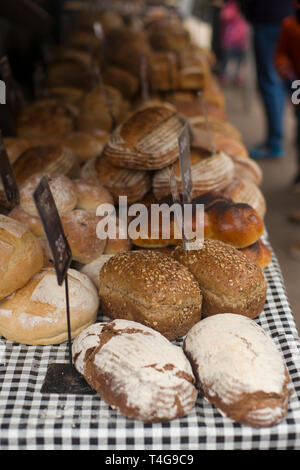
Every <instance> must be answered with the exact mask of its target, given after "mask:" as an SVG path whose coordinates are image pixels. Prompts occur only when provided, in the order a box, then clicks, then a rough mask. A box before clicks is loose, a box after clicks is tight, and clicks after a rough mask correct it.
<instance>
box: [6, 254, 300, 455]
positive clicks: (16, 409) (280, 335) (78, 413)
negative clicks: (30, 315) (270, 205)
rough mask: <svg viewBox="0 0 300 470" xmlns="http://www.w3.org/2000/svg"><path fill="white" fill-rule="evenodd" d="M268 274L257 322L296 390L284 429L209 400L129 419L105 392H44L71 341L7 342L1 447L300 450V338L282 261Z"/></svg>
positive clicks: (267, 272)
mask: <svg viewBox="0 0 300 470" xmlns="http://www.w3.org/2000/svg"><path fill="white" fill-rule="evenodd" d="M265 275H266V278H267V280H268V284H269V288H268V296H267V303H266V306H265V309H264V312H263V313H262V314H261V315H260V318H259V320H257V321H258V323H259V324H260V325H261V326H262V327H263V328H264V329H265V330H266V331H267V332H268V333H269V334H270V335H271V336H272V337H273V339H274V341H275V342H276V344H277V346H278V348H279V349H280V350H281V353H282V355H283V356H284V358H285V361H286V364H287V366H288V369H289V371H290V374H291V377H292V380H293V385H294V389H295V392H294V394H293V396H292V398H291V400H290V407H289V413H288V415H287V417H286V419H285V420H284V421H283V422H281V423H280V424H279V425H277V426H275V427H272V428H267V429H255V428H251V427H248V426H242V425H239V424H233V423H232V422H231V420H230V419H227V418H224V417H222V416H221V415H220V414H219V413H218V411H217V410H216V409H215V408H214V407H213V406H211V405H210V404H209V403H207V402H206V401H204V399H203V398H202V397H201V396H199V397H198V400H197V403H196V406H195V407H194V408H193V409H192V411H191V412H190V413H189V415H188V416H186V417H185V418H182V419H177V420H174V421H172V422H168V423H163V424H154V425H151V424H143V423H140V422H137V421H133V420H129V419H126V418H124V417H123V416H122V415H120V414H119V413H117V412H116V411H114V410H111V409H110V408H109V407H108V406H107V405H106V404H105V403H104V401H103V400H102V399H101V398H100V397H99V396H98V395H93V396H88V395H85V396H74V395H60V396H59V395H45V394H41V393H40V390H41V387H42V384H43V381H44V378H45V374H46V371H47V367H48V365H49V364H51V363H56V362H57V363H64V362H67V361H68V349H67V344H66V343H64V344H62V345H60V346H52V347H51V346H49V347H42V346H39V347H35V346H30V347H28V346H24V345H19V344H15V343H11V342H9V341H5V340H4V339H3V338H0V377H1V384H0V386H1V389H0V429H1V431H0V449H2V450H4V449H11V450H12V449H41V450H42V449H49V450H51V449H64V450H68V449H74V450H75V449H76V450H77V449H80V450H86V449H102V450H112V451H113V450H144V449H145V450H177V451H178V450H181V451H182V450H198V449H199V450H203V449H225V450H226V449H228V450H231V449H242V450H243V449H245V450H246V449H259V450H263V449H300V340H299V336H298V333H297V329H296V326H295V322H294V318H293V315H292V313H291V310H290V305H289V302H288V299H287V296H286V292H285V287H284V283H283V280H282V276H281V272H280V268H279V265H278V262H277V260H276V258H275V257H274V259H273V262H272V264H271V266H270V267H269V268H268V269H266V270H265Z"/></svg>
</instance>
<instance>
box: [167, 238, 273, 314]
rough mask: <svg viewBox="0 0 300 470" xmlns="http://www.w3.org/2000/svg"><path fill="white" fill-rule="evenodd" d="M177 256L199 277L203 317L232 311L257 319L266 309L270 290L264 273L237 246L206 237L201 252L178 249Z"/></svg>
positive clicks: (174, 255)
mask: <svg viewBox="0 0 300 470" xmlns="http://www.w3.org/2000/svg"><path fill="white" fill-rule="evenodd" d="M173 257H174V258H175V259H176V260H177V261H179V262H180V263H182V264H183V265H184V266H186V267H187V268H188V269H189V270H190V271H191V272H192V273H193V274H194V276H195V278H196V279H197V281H198V283H199V286H200V289H201V291H202V293H203V306H202V314H203V316H205V317H208V316H212V315H216V314H218V313H226V312H228V311H230V312H232V313H237V314H241V315H245V316H247V317H250V318H256V317H257V316H258V315H259V314H260V313H261V312H262V310H263V308H264V305H265V301H266V292H267V284H266V280H265V278H264V275H263V272H262V270H261V268H260V267H259V266H258V265H256V264H255V263H253V262H252V261H250V260H249V259H248V258H247V257H246V256H245V255H244V254H243V253H241V252H240V251H238V250H237V249H235V248H233V247H231V246H229V245H226V244H225V243H222V242H220V241H218V240H205V241H204V245H203V247H202V248H201V249H200V250H197V251H190V252H185V251H184V250H183V248H182V247H177V248H175V250H174V251H173Z"/></svg>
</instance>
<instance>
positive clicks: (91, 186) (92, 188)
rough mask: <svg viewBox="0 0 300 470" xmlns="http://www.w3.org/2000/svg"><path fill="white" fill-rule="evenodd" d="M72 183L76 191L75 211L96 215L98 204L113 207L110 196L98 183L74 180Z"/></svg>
mask: <svg viewBox="0 0 300 470" xmlns="http://www.w3.org/2000/svg"><path fill="white" fill-rule="evenodd" d="M74 183H75V185H76V188H77V191H78V200H77V206H76V208H77V209H82V210H85V211H87V212H91V213H92V214H96V211H97V207H98V206H100V204H111V205H114V200H113V197H112V195H111V194H110V192H109V191H108V190H107V189H106V188H105V187H104V186H102V185H101V184H100V183H96V182H94V181H93V180H88V179H76V180H75V181H74Z"/></svg>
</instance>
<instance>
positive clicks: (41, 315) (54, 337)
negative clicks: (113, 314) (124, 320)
mask: <svg viewBox="0 0 300 470" xmlns="http://www.w3.org/2000/svg"><path fill="white" fill-rule="evenodd" d="M68 281H69V293H70V319H71V334H72V338H75V337H76V336H77V335H78V334H79V333H81V331H83V330H84V329H85V328H87V327H88V326H89V325H90V324H91V323H94V321H95V320H96V317H97V312H98V307H99V297H98V294H97V291H96V289H95V287H94V285H93V283H92V282H91V281H90V280H89V278H88V277H87V276H85V275H84V274H82V273H79V272H78V271H75V270H74V269H70V270H69V273H68ZM0 334H1V335H2V336H4V337H5V338H7V339H9V340H10V341H15V342H17V343H21V344H29V345H35V344H40V345H48V344H59V343H62V342H64V341H66V340H67V339H68V332H67V314H66V299H65V286H59V285H58V283H57V277H56V272H55V270H54V269H52V268H45V269H43V270H42V271H41V272H39V273H38V274H36V276H34V277H33V278H32V279H31V280H30V281H29V282H28V283H27V284H26V286H25V287H23V289H19V290H18V291H17V292H16V293H15V294H13V295H12V296H11V297H9V298H8V299H6V300H4V301H3V302H1V304H0Z"/></svg>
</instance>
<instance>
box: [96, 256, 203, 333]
mask: <svg viewBox="0 0 300 470" xmlns="http://www.w3.org/2000/svg"><path fill="white" fill-rule="evenodd" d="M99 293H100V300H101V306H102V312H103V314H104V315H106V316H108V317H109V318H124V319H127V320H133V321H138V322H140V323H143V324H144V325H146V326H149V327H151V328H153V329H154V330H157V331H159V332H160V333H162V334H163V335H164V336H166V337H167V338H168V339H171V340H172V339H175V338H178V337H180V336H183V335H185V334H186V333H187V332H188V330H189V329H190V328H191V326H192V325H194V324H195V323H196V322H197V321H199V320H200V317H201V305H202V294H201V291H200V288H199V286H198V283H197V282H196V280H195V279H194V277H193V275H192V274H191V273H190V272H189V270H188V269H187V268H185V267H184V266H183V265H182V264H180V263H178V262H177V261H175V260H174V259H172V258H170V257H169V256H166V255H163V254H161V253H157V252H155V251H154V250H138V251H129V252H124V253H119V254H117V255H115V256H114V257H113V258H111V259H110V260H109V261H108V262H107V263H105V265H104V267H103V268H102V270H101V272H100V288H99Z"/></svg>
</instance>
